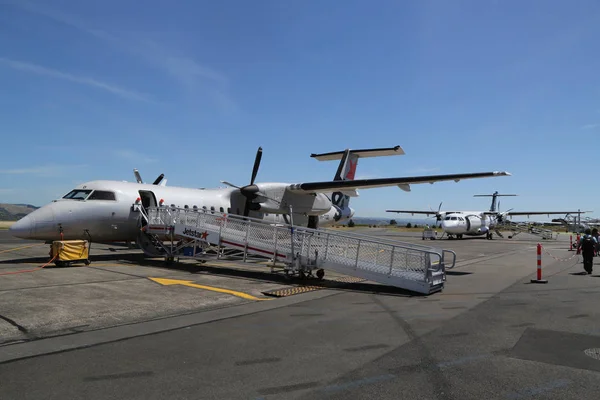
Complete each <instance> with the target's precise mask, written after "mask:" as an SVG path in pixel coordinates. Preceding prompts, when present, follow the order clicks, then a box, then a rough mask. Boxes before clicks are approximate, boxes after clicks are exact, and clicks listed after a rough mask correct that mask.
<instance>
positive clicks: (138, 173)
mask: <svg viewBox="0 0 600 400" xmlns="http://www.w3.org/2000/svg"><path fill="white" fill-rule="evenodd" d="M133 174H134V175H135V180H136V181H137V183H144V181H143V180H142V177H141V176H140V172H139V171H138V170H137V168H134V169H133Z"/></svg>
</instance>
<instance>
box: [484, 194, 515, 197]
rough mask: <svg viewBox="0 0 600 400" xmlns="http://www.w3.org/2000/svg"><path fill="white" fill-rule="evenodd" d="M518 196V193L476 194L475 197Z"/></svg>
mask: <svg viewBox="0 0 600 400" xmlns="http://www.w3.org/2000/svg"><path fill="white" fill-rule="evenodd" d="M506 196H517V195H516V194H474V195H473V197H506Z"/></svg>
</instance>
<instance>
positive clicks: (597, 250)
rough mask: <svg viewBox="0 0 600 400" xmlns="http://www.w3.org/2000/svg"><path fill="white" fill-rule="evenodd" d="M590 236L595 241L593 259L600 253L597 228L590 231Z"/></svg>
mask: <svg viewBox="0 0 600 400" xmlns="http://www.w3.org/2000/svg"><path fill="white" fill-rule="evenodd" d="M592 236H593V237H594V239H596V248H595V249H594V257H596V256H597V255H598V252H600V237H599V236H600V235H599V234H598V228H594V229H592Z"/></svg>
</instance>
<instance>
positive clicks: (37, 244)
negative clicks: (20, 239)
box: [0, 243, 45, 254]
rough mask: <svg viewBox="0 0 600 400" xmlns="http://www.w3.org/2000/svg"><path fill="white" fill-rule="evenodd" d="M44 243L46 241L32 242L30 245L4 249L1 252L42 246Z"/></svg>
mask: <svg viewBox="0 0 600 400" xmlns="http://www.w3.org/2000/svg"><path fill="white" fill-rule="evenodd" d="M44 244H45V243H36V244H30V245H28V246H21V247H15V248H14V249H7V250H2V251H0V254H2V253H8V252H10V251H15V250H22V249H28V248H30V247H36V246H42V245H44Z"/></svg>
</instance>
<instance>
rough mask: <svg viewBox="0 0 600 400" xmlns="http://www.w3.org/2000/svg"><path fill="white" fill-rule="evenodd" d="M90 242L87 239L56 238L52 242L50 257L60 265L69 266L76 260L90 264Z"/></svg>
mask: <svg viewBox="0 0 600 400" xmlns="http://www.w3.org/2000/svg"><path fill="white" fill-rule="evenodd" d="M89 255H90V244H89V242H88V241H87V240H56V241H54V242H52V247H51V250H50V257H52V258H53V259H54V264H56V266H58V267H67V266H69V265H71V264H73V263H76V262H83V263H85V265H89V264H90V260H89Z"/></svg>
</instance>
